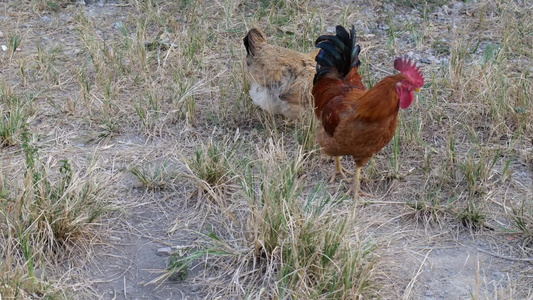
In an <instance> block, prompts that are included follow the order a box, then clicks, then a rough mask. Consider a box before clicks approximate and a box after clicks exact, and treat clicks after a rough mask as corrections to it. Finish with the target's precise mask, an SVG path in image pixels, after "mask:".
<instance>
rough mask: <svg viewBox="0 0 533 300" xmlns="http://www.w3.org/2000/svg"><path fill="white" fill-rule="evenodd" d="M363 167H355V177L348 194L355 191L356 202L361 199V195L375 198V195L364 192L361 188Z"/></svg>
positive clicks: (354, 198)
mask: <svg viewBox="0 0 533 300" xmlns="http://www.w3.org/2000/svg"><path fill="white" fill-rule="evenodd" d="M362 168H363V167H357V166H356V167H355V178H354V182H353V185H352V187H350V190H349V191H348V194H350V193H353V200H354V202H355V203H357V201H359V197H368V198H374V195H372V194H369V193H366V192H363V191H362V190H361V169H362Z"/></svg>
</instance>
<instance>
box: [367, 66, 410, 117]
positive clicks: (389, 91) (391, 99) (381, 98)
mask: <svg viewBox="0 0 533 300" xmlns="http://www.w3.org/2000/svg"><path fill="white" fill-rule="evenodd" d="M405 79H406V77H405V75H403V74H402V73H399V74H396V75H392V76H388V77H385V78H383V79H382V80H381V81H380V82H379V83H378V84H376V85H375V86H374V87H373V88H371V89H370V90H368V91H367V92H366V93H365V95H364V96H362V97H361V98H360V100H359V101H358V102H359V106H358V107H357V115H358V117H359V118H363V119H367V120H369V121H371V120H377V119H382V118H385V117H387V116H391V115H397V114H398V110H399V97H398V93H397V92H396V84H397V83H398V82H399V81H402V80H405Z"/></svg>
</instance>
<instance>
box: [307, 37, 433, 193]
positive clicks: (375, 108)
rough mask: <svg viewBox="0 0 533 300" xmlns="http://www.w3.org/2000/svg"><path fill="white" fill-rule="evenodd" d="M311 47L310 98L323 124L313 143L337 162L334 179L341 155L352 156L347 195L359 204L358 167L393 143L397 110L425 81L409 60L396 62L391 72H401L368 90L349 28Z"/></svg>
mask: <svg viewBox="0 0 533 300" xmlns="http://www.w3.org/2000/svg"><path fill="white" fill-rule="evenodd" d="M315 44H316V47H317V48H320V52H319V53H318V55H317V56H316V62H317V67H316V74H315V77H314V79H313V89H312V94H313V96H314V99H315V115H316V116H317V118H319V119H320V121H321V123H322V127H321V128H320V129H319V131H318V132H317V140H318V142H319V144H320V146H321V147H322V151H323V152H324V153H325V154H327V155H330V156H335V158H336V160H335V162H336V168H335V173H334V174H333V176H335V175H336V174H337V173H341V175H344V174H343V171H342V170H343V169H342V166H341V165H340V156H342V155H351V156H352V157H353V159H354V160H355V165H356V170H355V179H354V181H353V186H352V188H351V191H352V192H353V193H354V201H357V200H358V198H359V193H362V192H361V191H360V176H361V169H362V167H363V166H365V165H366V164H367V163H368V161H369V160H370V159H371V158H372V156H373V155H374V154H375V153H377V152H378V151H380V150H381V149H382V148H383V147H385V145H387V144H388V143H389V141H390V140H391V139H392V138H393V136H394V133H395V131H396V125H397V122H398V111H399V109H400V108H401V109H406V108H408V107H409V106H410V105H411V103H413V100H414V91H417V92H419V91H420V88H421V87H422V86H423V85H424V77H423V76H422V73H421V72H420V69H419V68H418V67H417V66H416V64H415V63H414V62H412V61H411V60H410V59H405V58H397V59H396V60H395V61H394V68H395V69H396V70H398V71H400V73H398V74H396V75H391V76H388V77H385V78H383V79H382V80H381V81H380V82H379V83H377V84H376V85H375V86H374V87H372V88H371V89H370V90H367V89H366V88H365V86H364V84H363V83H362V81H361V79H362V78H361V75H360V74H359V72H358V68H359V65H360V61H359V52H360V50H361V49H360V47H359V45H357V46H356V37H355V28H354V27H353V26H352V29H351V32H350V33H348V32H347V31H346V29H345V28H344V27H342V26H337V27H336V35H323V36H320V37H319V38H318V39H317V40H316V42H315ZM344 177H345V176H344ZM333 179H334V177H333ZM362 194H364V193H362Z"/></svg>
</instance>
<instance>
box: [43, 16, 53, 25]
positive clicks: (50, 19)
mask: <svg viewBox="0 0 533 300" xmlns="http://www.w3.org/2000/svg"><path fill="white" fill-rule="evenodd" d="M41 21H43V22H45V23H50V22H52V18H50V17H49V16H42V17H41Z"/></svg>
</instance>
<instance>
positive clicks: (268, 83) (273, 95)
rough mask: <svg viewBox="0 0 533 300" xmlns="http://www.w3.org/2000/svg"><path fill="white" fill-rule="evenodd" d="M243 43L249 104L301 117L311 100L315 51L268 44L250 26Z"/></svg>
mask: <svg viewBox="0 0 533 300" xmlns="http://www.w3.org/2000/svg"><path fill="white" fill-rule="evenodd" d="M243 42H244V47H245V48H246V53H247V55H246V65H247V69H248V73H249V75H250V79H251V82H252V84H251V87H250V97H251V98H252V101H253V103H254V104H255V105H257V106H259V107H261V108H262V109H263V110H266V111H268V112H270V113H272V114H282V115H283V116H285V117H286V118H289V119H296V118H299V117H301V116H302V115H303V114H304V113H305V111H306V108H309V107H310V106H311V103H312V96H311V88H312V81H313V76H314V74H315V66H316V63H315V61H314V58H315V56H316V52H315V53H311V54H307V53H300V52H297V51H294V50H291V49H287V48H283V47H279V46H275V45H270V44H268V43H267V40H266V37H265V34H264V33H263V32H262V31H261V30H259V29H257V28H252V29H251V30H250V31H249V32H248V34H247V35H246V36H245V37H244V39H243Z"/></svg>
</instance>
